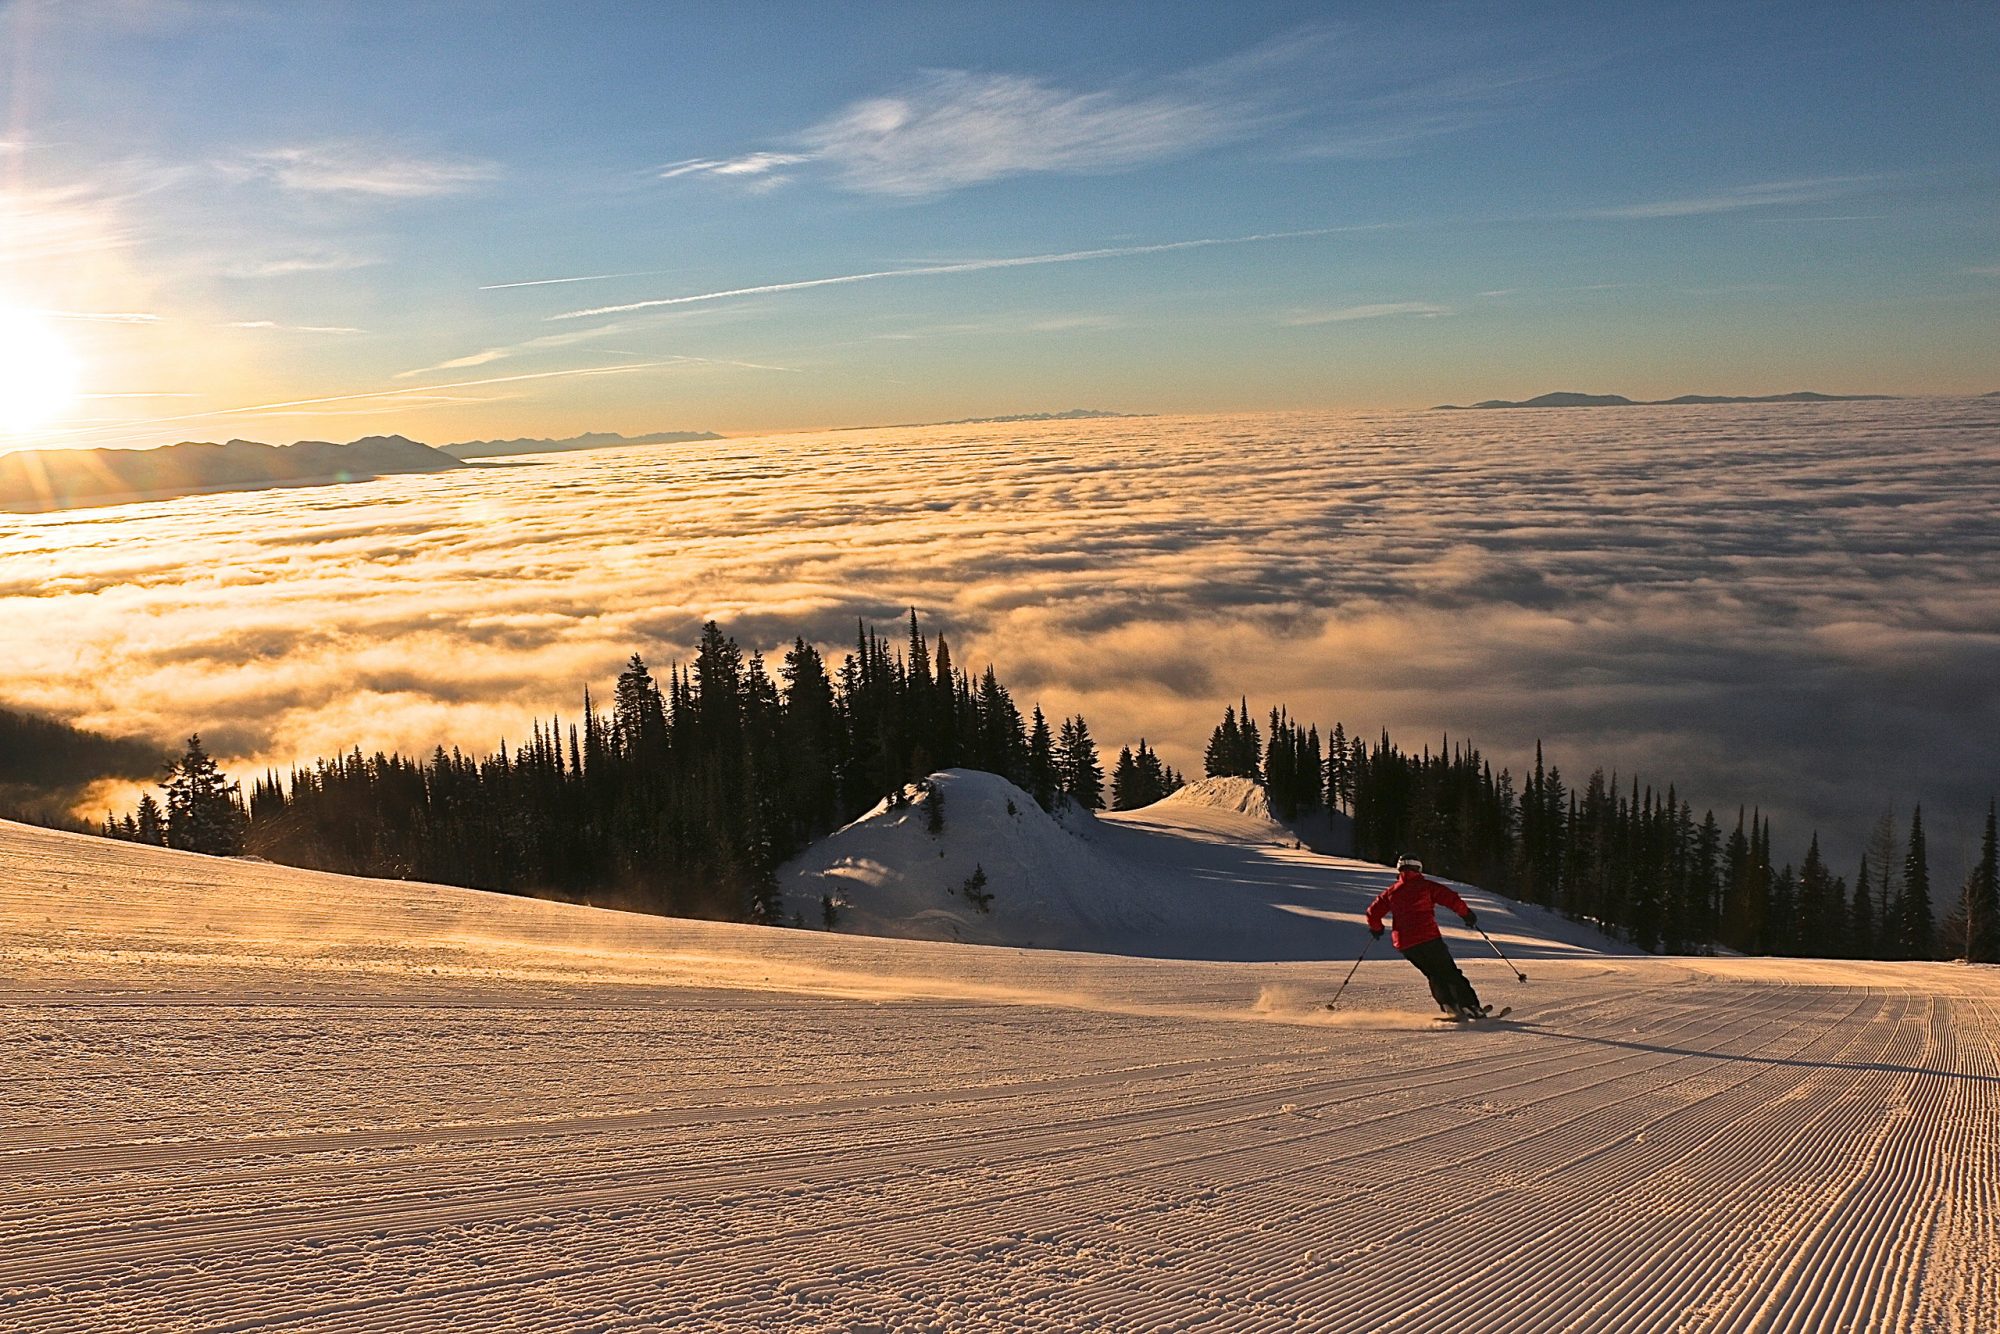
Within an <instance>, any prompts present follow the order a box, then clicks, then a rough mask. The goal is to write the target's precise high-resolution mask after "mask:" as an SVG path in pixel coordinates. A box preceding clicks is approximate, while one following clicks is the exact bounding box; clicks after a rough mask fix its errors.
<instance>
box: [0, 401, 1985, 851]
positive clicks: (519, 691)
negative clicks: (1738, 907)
mask: <svg viewBox="0 0 2000 1334" xmlns="http://www.w3.org/2000/svg"><path fill="white" fill-rule="evenodd" d="M1996 435H2000V410H1996V408H1995V407H1994V406H1992V405H1990V404H1981V403H1979V402H1978V401H1976V400H1966V401H1944V400H1933V401H1915V402H1906V403H1868V404H1838V405H1812V406H1781V407H1742V406H1732V407H1718V408H1694V409H1690V408H1680V409H1673V410H1663V411H1653V410H1649V409H1634V410H1630V411H1627V412H1621V413H1618V414H1615V416H1607V415H1606V414H1564V415H1559V416H1552V417H1544V416H1542V415H1541V414H1535V419H1533V420H1528V419H1524V418H1523V417H1520V416H1515V415H1513V414H1505V415H1503V416H1502V417H1501V418H1500V419H1497V420H1496V419H1494V418H1493V417H1490V416H1487V415H1484V414H1481V415H1477V416H1474V415H1470V414H1466V415H1459V414H1451V415H1442V414H1434V415H1423V414H1396V415H1377V416H1352V415H1304V414H1300V415H1285V416H1264V417H1236V418H1149V419H1144V420H1106V421H1090V422H1061V423H1046V424H1045V423H1036V424H1001V425H974V426H957V427H949V428H938V427H932V428H917V429H899V430H882V431H870V432H855V431H846V432H839V433H830V434H825V435H810V434H808V435H790V436H777V437H769V438H764V439H739V440H729V441H722V442H710V443H704V444H700V445H691V446H688V447H686V448H675V449H659V448H653V449H648V450H645V451H634V452H618V451H614V452H608V453H599V454H592V455H587V456H579V457H576V458H565V459H559V460H551V461H548V462H546V463H543V464H539V465H537V466H535V467H532V468H520V469H507V470H493V471H487V470H477V471H476V472H475V471H473V470H468V472H467V473H448V474H436V475H428V476H412V477H398V478H390V479H384V480H382V481H379V482H374V483H369V484H366V485H363V486H355V487H343V488H338V489H335V490H328V491H323V492H266V493H255V494H244V495H229V496H205V497H190V498H187V499H183V500H177V501H170V502H163V503H158V504H148V505H134V506H125V507H118V508H114V509H105V510H95V511H90V512H87V513H84V514H74V515H48V516H32V517H26V518H22V519H20V520H19V521H18V522H13V523H11V524H10V526H9V527H8V528H7V529H6V530H5V531H4V532H0V660H4V661H5V663H6V664H7V666H6V670H5V675H4V693H5V695H6V697H7V698H8V700H9V701H10V702H12V703H14V704H16V705H19V706H25V707H32V708H39V709H43V710H46V711H48V712H50V713H53V714H55V715H57V716H61V717H64V718H68V719H71V720H74V721H77V722H80V723H83V724H85V725H90V726H96V727H99V728H104V729H107V730H111V731H115V732H118V733H123V734H132V733H139V734H144V735H149V736H155V737H160V738H167V739H171V738H175V737H180V736H185V735H186V734H187V733H188V732H190V731H193V730H196V729H199V730H200V731H201V732H202V733H203V735H204V737H205V738H207V739H209V740H210V741H211V742H212V743H213V744H214V747H215V749H217V750H218V752H220V753H221V754H223V755H224V756H225V757H226V758H227V759H229V760H230V761H231V762H233V763H234V764H235V765H236V766H238V767H240V768H248V767H250V766H253V765H264V764H273V765H277V766H280V767H283V766H284V765H287V764H289V763H291V762H293V761H295V760H301V759H307V758H310V757H313V756H317V755H321V754H326V753H331V752H333V751H337V750H345V749H348V748H350V747H352V746H354V745H356V744H360V745H362V746H364V747H366V748H370V749H373V748H376V747H385V748H386V747H397V748H401V749H405V750H417V751H427V750H428V749H429V748H430V747H431V746H433V745H435V744H438V743H440V742H441V743H443V744H445V745H447V746H449V745H453V744H457V745H460V746H464V747H466V748H468V749H474V748H480V749H483V748H486V747H490V746H491V745H493V744H494V743H495V742H496V741H497V740H498V739H499V738H500V737H501V736H503V735H505V736H509V737H515V736H519V735H521V734H522V733H524V732H525V730H526V727H527V721H528V719H529V718H530V717H531V716H534V715H537V714H539V715H541V716H546V715H548V714H549V713H551V712H556V711H560V712H562V713H564V714H566V715H574V713H575V711H576V708H577V702H578V700H579V698H580V695H581V691H582V688H583V687H584V686H585V685H591V686H593V687H594V688H596V689H597V690H599V691H600V692H602V691H605V690H607V689H608V686H609V682H610V680H611V678H612V676H613V675H615V673H616V671H617V669H618V666H619V665H620V663H621V662H622V661H623V659H624V658H625V657H626V655H628V654H629V653H631V652H632V651H633V650H635V649H636V650H638V651H640V652H642V653H644V654H646V655H647V657H648V658H649V659H651V660H659V661H664V660H666V659H670V658H672V657H675V656H678V655H683V654H685V653H686V651H687V647H688V645H689V644H690V643H691V642H692V638H693V635H694V633H695V632H696V630H697V629H698V627H699V625H700V623H701V621H702V620H704V619H707V618H710V617H713V618H715V619H717V620H720V621H722V622H723V623H724V624H725V625H726V626H728V627H729V628H730V629H731V631H732V632H733V633H735V634H736V635H737V636H738V637H739V638H740V639H741V640H743V641H744V642H745V643H746V645H750V646H755V647H761V648H766V649H771V648H775V647H778V646H779V645H781V644H782V643H787V642H789V640H790V637H791V636H792V635H793V634H794V633H804V634H805V635H806V636H807V637H808V638H811V639H813V640H816V641H818V642H819V643H821V644H822V645H825V646H828V647H831V648H834V649H836V650H837V649H838V648H839V647H840V646H842V645H844V644H847V643H850V642H851V641H852V638H853V635H854V628H855V621H856V619H857V618H863V619H870V620H874V621H877V622H880V623H883V624H884V625H885V626H886V625H887V623H888V622H890V621H892V620H893V619H894V618H895V617H897V616H898V615H899V613H900V612H901V610H902V609H903V608H904V607H906V606H908V605H910V604H915V605H917V606H920V607H922V608H923V609H924V610H925V611H926V613H927V615H929V616H931V617H932V618H933V620H934V622H935V623H936V624H937V625H938V626H939V627H941V628H942V629H943V630H944V631H945V632H946V633H947V634H948V635H949V637H950V639H951V641H952V646H953V651H954V654H955V655H956V656H957V657H958V660H959V661H960V662H961V663H971V664H974V665H979V664H983V663H984V662H986V661H987V660H989V659H990V660H993V661H995V662H996V663H998V664H999V665H1000V666H1001V668H1002V670H1003V672H1004V674H1005V676H1006V677H1007V679H1008V680H1009V681H1010V682H1012V683H1015V684H1016V685H1017V686H1019V687H1021V688H1024V689H1026V690H1027V691H1029V692H1030V693H1032V694H1035V695H1038V696H1039V697H1040V698H1041V700H1042V702H1043V703H1044V705H1045V707H1047V708H1048V709H1049V711H1050V712H1051V713H1052V714H1059V713H1067V712H1072V711H1075V710H1077V709H1082V710H1084V711H1085V712H1086V713H1087V714H1088V715H1089V716H1090V718H1091V721H1092V725H1093V729H1094V730H1095V731H1096V732H1097V734H1098V736H1099V738H1100V740H1101V741H1103V742H1104V743H1105V744H1108V745H1111V746H1113V747H1114V748H1115V747H1116V746H1117V745H1118V744H1121V743H1122V742H1124V741H1127V740H1136V739H1137V738H1138V737H1139V736H1140V735H1141V734H1143V735H1145V736H1147V737H1149V738H1150V739H1151V740H1152V741H1153V742H1154V743H1155V744H1156V746H1158V747H1159V749H1160V750H1161V753H1162V754H1163V756H1165V757H1166V758H1167V759H1168V760H1169V761H1170V762H1172V763H1175V764H1177V765H1179V766H1181V767H1195V768H1198V749H1197V748H1198V746H1199V743H1200V742H1201V740H1202V739H1203V738H1205V736H1206V733H1207V729H1208V728H1209V727H1210V726H1211V725H1212V724H1213V722H1214V720H1215V718H1216V716H1218V715H1219V713H1220V710H1221V708H1222V705H1223V704H1224V703H1225V702H1234V700H1235V699H1236V697H1237V695H1238V694H1239V693H1246V692H1247V693H1248V695H1249V696H1250V698H1251V701H1252V703H1253V705H1255V706H1258V707H1262V706H1265V705H1268V704H1270V703H1276V702H1281V701H1282V702H1284V703H1286V704H1288V705H1289V706H1290V708H1291V709H1292V712H1293V714H1294V715H1295V716H1301V717H1306V718H1310V719H1316V720H1318V721H1320V722H1321V723H1322V724H1324V725H1330V724H1331V723H1332V722H1333V721H1335V720H1336V719H1338V720H1341V721H1344V722H1345V723H1347V725H1348V726H1349V727H1350V728H1359V729H1361V730H1362V732H1363V734H1368V735H1372V734H1373V732H1374V731H1375V730H1377V729H1379V728H1380V727H1382V726H1385V725H1386V726H1388V727H1390V728H1391V729H1392V730H1393V731H1395V732H1396V734H1397V735H1398V736H1399V737H1401V738H1403V739H1404V741H1405V743H1406V744H1408V743H1416V744H1419V745H1420V744H1422V743H1423V740H1424V738H1425V736H1426V735H1440V736H1441V735H1442V734H1443V733H1445V732H1446V731H1449V732H1450V733H1451V734H1452V735H1453V736H1454V737H1458V736H1469V737H1471V738H1472V739H1474V740H1476V741H1478V742H1479V743H1480V744H1481V745H1482V746H1483V747H1484V748H1485V749H1486V750H1487V752H1488V753H1489V754H1491V755H1493V756H1494V758H1495V760H1496V763H1508V764H1511V765H1514V766H1515V767H1516V768H1517V769H1518V767H1519V765H1520V763H1521V761H1522V760H1523V758H1528V757H1531V756H1532V748H1533V746H1534V743H1535V740H1536V739H1537V738H1538V737H1539V738H1541V739H1543V740H1544V741H1545V742H1546V743H1547V745H1548V747H1549V753H1550V757H1551V758H1552V759H1553V760H1555V761H1556V762H1558V763H1560V764H1562V765H1563V767H1564V770H1565V772H1566V773H1567V774H1569V776H1570V777H1572V778H1573V779H1581V778H1582V777H1584V776H1585V774H1584V772H1583V770H1584V769H1585V768H1586V766H1587V765H1588V764H1591V763H1603V764H1605V765H1606V766H1607V767H1609V766H1612V765H1616V766H1617V767H1618V768H1619V769H1620V770H1622V771H1623V772H1624V774H1626V775H1628V776H1629V775H1630V773H1631V772H1632V771H1634V770H1635V769H1636V770H1639V771H1640V772H1641V777H1642V780H1651V779H1661V780H1664V779H1666V778H1674V779H1677V780H1679V781H1680V782H1681V783H1682V784H1683V785H1684V791H1683V795H1686V796H1688V797H1690V798H1691V799H1692V800H1693V801H1695V803H1696V805H1697V809H1699V808H1700V807H1701V806H1702V805H1705V804H1721V803H1723V802H1734V801H1738V800H1741V801H1745V802H1756V803H1762V804H1763V806H1764V807H1765V808H1766V810H1768V811H1772V812H1774V813H1775V815H1776V817H1777V820H1778V824H1779V830H1780V834H1781V840H1782V841H1783V842H1784V843H1785V845H1786V849H1787V850H1788V852H1790V851H1791V850H1790V849H1789V844H1790V843H1791V842H1793V841H1796V842H1797V843H1798V844H1799V845H1800V846H1801V847H1802V845H1803V842H1804V839H1805V837H1806V835H1807V833H1808V832H1809V831H1810V829H1811V828H1812V827H1814V826H1818V827H1819V828H1820V829H1821V830H1822V831H1823V833H1824V834H1825V835H1826V838H1827V841H1828V842H1829V844H1830V845H1831V847H1832V848H1833V849H1834V850H1835V852H1836V855H1837V856H1839V857H1840V858H1841V859H1842V860H1843V861H1851V860H1852V856H1853V854H1854V853H1856V852H1858V849H1859V846H1860V842H1861V838H1862V836H1863V834H1864V833H1865V829H1866V826H1867V825H1868V823H1869V822H1870V821H1871V820H1872V819H1873V817H1874V816H1875V814H1877V813H1878V812H1879V811H1880V810H1881V809H1882V808H1883V806H1885V805H1886V804H1887V803H1889V802H1890V801H1892V800H1893V801H1895V802H1897V803H1898V804H1899V805H1903V806H1905V807H1906V806H1907V804H1908V803H1909V802H1911V801H1913V800H1922V801H1923V802H1924V803H1925V806H1926V822H1927V824H1928V825H1929V826H1930V828H1931V830H1932V838H1933V842H1932V846H1933V848H1934V849H1935V850H1936V852H1937V855H1938V856H1939V858H1940V860H1941V861H1944V862H1946V863H1947V864H1951V863H1956V862H1957V861H1958V859H1959V858H1960V857H1961V856H1962V855H1964V851H1965V850H1961V849H1960V848H1959V847H1958V846H1957V844H1958V843H1960V842H1964V843H1967V844H1969V842H1970V840H1971V839H1972V838H1973V836H1974V830H1973V828H1972V815H1973V811H1974V809H1975V807H1976V808H1978V809H1979V810H1982V811H1983V808H1984V803H1985V800H1986V797H1987V795H1988V794H1989V793H1990V792H1991V790H1992V789H1993V787H1994V786H1995V785H1996V783H2000V750H1996V746H2000V743H1996V740H1995V738H1996V737H2000V727H1996V723H2000V701H1996V698H1995V695H1994V692H1993V691H1992V690H1991V688H1990V682H1991V681H1993V680H1994V679H2000V530H1996V529H1995V527H1994V525H1992V524H1991V522H1990V521H1989V520H1988V518H1987V516H1990V515H1991V514H1992V513H1993V511H1994V509H1995V506H1996V500H2000V497H1996V494H1995V492H1996V490H2000V481H1996V478H1995V475H1994V472H1993V466H1992V463H1991V456H1992V443H1993V441H1994V439H1995V438H1996ZM468 474H470V475H468ZM1793 855H1795V854H1793ZM1843 869H1845V870H1847V871H1849V872H1850V873H1851V870H1852V867H1851V866H1846V867H1843ZM1940 883H1943V881H1942V879H1941V880H1940Z"/></svg>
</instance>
